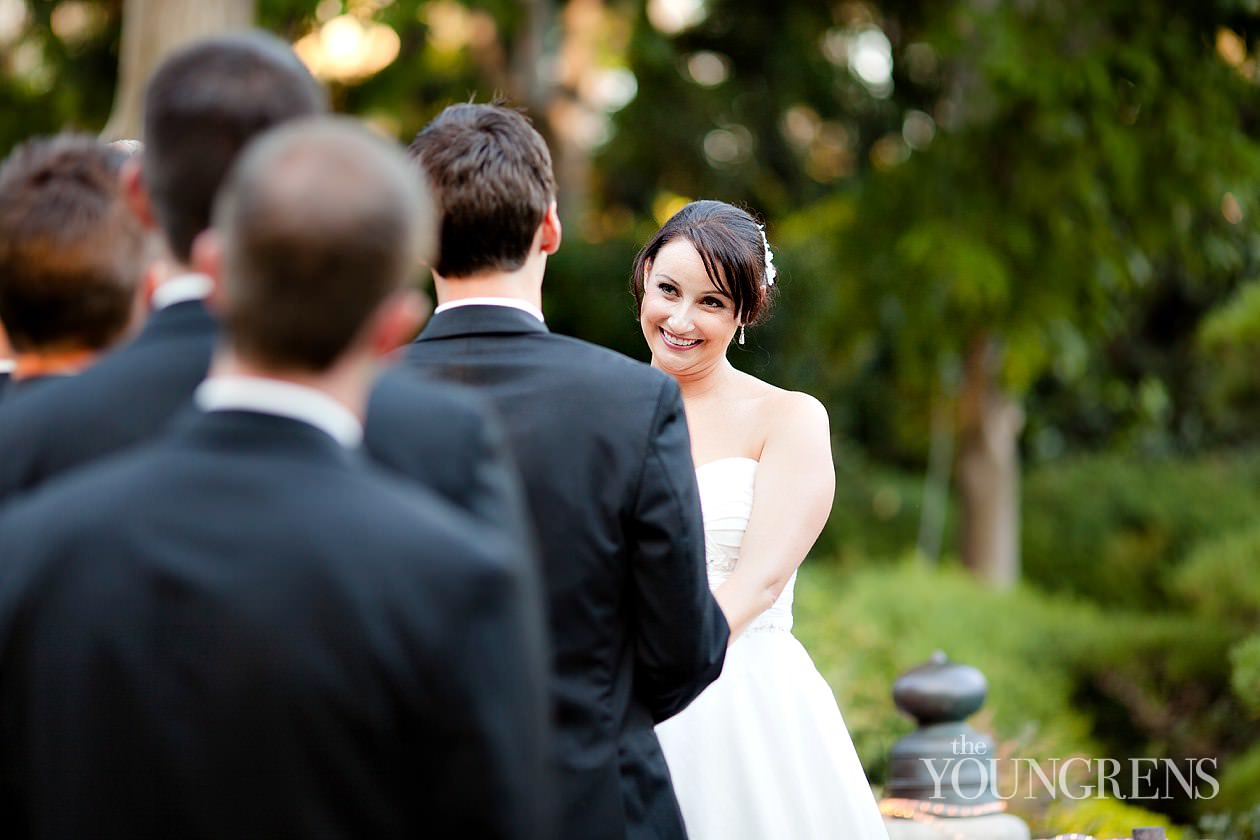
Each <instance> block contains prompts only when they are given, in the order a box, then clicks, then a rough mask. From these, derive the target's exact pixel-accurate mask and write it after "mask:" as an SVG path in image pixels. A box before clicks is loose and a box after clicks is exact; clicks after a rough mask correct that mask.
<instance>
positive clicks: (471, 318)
mask: <svg viewBox="0 0 1260 840" xmlns="http://www.w3.org/2000/svg"><path fill="white" fill-rule="evenodd" d="M546 332H549V330H548V329H547V326H546V325H545V324H542V323H539V321H538V319H537V318H535V317H534V316H533V315H531V314H529V313H528V312H523V311H522V310H520V309H513V308H510V307H507V306H459V307H456V308H454V309H448V310H446V311H445V312H441V313H439V314H437V315H434V316H433V317H432V318H430V319H429V323H428V324H427V325H425V328H424V331H423V332H421V333H420V337H419V338H417V339H416V341H432V340H435V339H442V338H457V337H460V336H471V335H519V334H522V333H546Z"/></svg>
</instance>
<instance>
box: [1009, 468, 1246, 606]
mask: <svg viewBox="0 0 1260 840" xmlns="http://www.w3.org/2000/svg"><path fill="white" fill-rule="evenodd" d="M1258 511H1260V453H1257V452H1254V451H1246V452H1238V453H1222V454H1218V455H1213V456H1209V457H1201V458H1196V459H1181V460H1172V459H1169V460H1162V461H1155V462H1149V461H1139V460H1137V459H1134V458H1131V457H1129V456H1125V455H1099V456H1089V457H1079V458H1073V459H1070V460H1065V461H1063V462H1059V463H1055V464H1051V465H1048V466H1044V467H1042V468H1040V469H1038V470H1036V471H1035V472H1033V473H1031V474H1029V475H1028V476H1027V477H1026V478H1025V481H1024V486H1023V528H1022V534H1023V544H1022V548H1023V567H1024V574H1025V577H1026V579H1027V580H1029V581H1031V582H1034V583H1037V584H1039V585H1041V586H1043V587H1045V588H1047V589H1050V590H1052V591H1060V592H1072V593H1077V594H1079V595H1083V596H1085V597H1088V598H1090V599H1093V600H1095V601H1098V602H1099V603H1102V604H1106V605H1108V606H1109V607H1116V606H1130V607H1148V606H1149V607H1157V608H1165V607H1167V606H1168V605H1169V603H1174V604H1184V603H1185V602H1186V598H1187V597H1193V594H1194V593H1192V592H1187V591H1186V590H1185V589H1184V588H1181V589H1179V586H1178V584H1177V574H1178V573H1177V569H1178V567H1179V566H1180V565H1181V564H1183V563H1185V562H1187V560H1188V559H1189V558H1190V556H1191V554H1192V552H1193V551H1194V549H1195V548H1196V547H1198V546H1200V545H1202V544H1203V543H1205V542H1207V541H1209V540H1215V539H1218V538H1220V537H1222V536H1223V535H1228V534H1231V533H1236V532H1240V531H1244V530H1247V529H1250V528H1253V527H1254V526H1255V522H1256V514H1257V512H1258ZM1227 547H1228V546H1218V548H1227ZM1200 562H1202V563H1205V564H1209V563H1210V562H1211V561H1206V560H1204V561H1200ZM1221 562H1224V561H1221ZM1255 565H1256V564H1254V563H1253V564H1252V567H1253V568H1252V570H1251V572H1250V580H1251V581H1253V583H1254V581H1256V579H1257V577H1258V576H1260V571H1257V570H1256V569H1255ZM1183 583H1184V582H1183Z"/></svg>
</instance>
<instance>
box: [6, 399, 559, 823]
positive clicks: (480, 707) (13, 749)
mask: <svg viewBox="0 0 1260 840" xmlns="http://www.w3.org/2000/svg"><path fill="white" fill-rule="evenodd" d="M0 558H3V562H2V563H0V826H3V827H2V828H0V835H3V836H4V837H10V838H25V837H30V838H81V837H97V838H128V839H129V840H137V838H140V839H142V838H170V837H180V838H207V839H208V838H224V837H239V838H312V837H323V838H347V840H350V839H351V838H353V840H359V838H367V837H372V838H394V837H396V838H404V837H405V838H414V837H544V836H547V835H548V834H549V831H548V829H547V828H546V825H545V819H546V811H547V807H546V806H547V801H548V791H547V785H548V776H547V774H546V773H545V772H544V768H545V765H546V739H545V727H546V713H547V696H546V690H545V686H544V684H543V674H544V670H543V669H544V668H545V663H544V654H543V651H542V648H541V644H540V639H541V634H542V620H541V617H540V612H539V604H537V603H536V602H535V603H532V604H531V603H530V602H529V601H528V600H527V599H526V598H525V597H524V596H523V594H522V592H523V590H524V589H528V586H527V585H526V581H525V578H524V575H525V571H526V565H525V564H524V563H522V562H521V559H520V558H519V557H506V556H502V554H501V552H499V551H498V550H495V551H488V550H487V549H486V544H484V543H483V542H482V540H481V535H480V534H479V533H478V529H477V528H476V527H475V526H474V525H473V524H472V521H471V519H470V517H468V516H467V514H465V513H463V512H462V511H459V510H458V509H456V508H455V507H454V506H452V505H450V504H448V503H447V502H445V501H444V500H442V499H440V498H438V497H437V496H436V495H434V494H432V493H430V492H428V491H425V490H423V489H422V488H419V487H416V486H414V485H411V484H405V483H403V482H401V481H398V480H397V479H395V478H393V477H391V476H389V475H387V474H386V473H384V472H383V471H378V469H377V468H376V467H372V466H369V465H368V463H367V462H366V459H362V458H360V457H358V456H357V455H356V454H355V453H353V452H351V451H348V450H345V449H343V448H342V447H341V446H340V445H338V444H337V443H336V442H334V441H333V439H332V438H331V437H329V436H328V435H326V434H324V433H323V432H321V431H319V430H317V429H316V428H315V427H314V426H310V425H307V424H306V423H303V422H299V421H296V420H291V419H286V418H280V417H275V416H271V415H267V414H261V413H255V412H250V411H222V412H211V413H209V414H205V415H198V416H195V417H192V418H189V419H188V420H187V421H185V422H181V423H179V424H178V425H177V428H175V429H174V430H173V431H172V432H171V433H170V434H169V435H168V436H167V437H165V438H163V439H162V440H160V441H159V442H157V443H155V444H153V445H151V446H147V447H142V448H140V449H138V450H136V451H134V452H131V453H126V454H123V455H121V456H119V457H117V458H114V459H108V460H107V461H106V462H104V463H102V464H100V465H96V466H93V467H90V468H88V469H85V470H84V471H82V472H81V473H79V474H77V475H74V476H69V477H68V478H67V479H66V480H64V481H60V482H54V483H52V484H50V485H49V486H48V487H47V488H46V489H45V490H44V491H43V492H37V493H34V494H32V495H31V496H29V497H26V498H23V499H20V500H18V501H17V502H16V503H15V504H13V505H11V506H10V507H8V508H6V509H5V510H4V511H3V512H2V513H0Z"/></svg>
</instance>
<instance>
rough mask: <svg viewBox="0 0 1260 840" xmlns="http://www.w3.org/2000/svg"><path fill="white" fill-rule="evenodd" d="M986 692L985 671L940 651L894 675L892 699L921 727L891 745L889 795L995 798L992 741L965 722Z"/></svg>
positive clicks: (957, 801) (965, 801)
mask: <svg viewBox="0 0 1260 840" xmlns="http://www.w3.org/2000/svg"><path fill="white" fill-rule="evenodd" d="M987 692H988V681H986V680H985V678H984V674H982V673H980V672H979V671H978V670H976V669H975V668H972V667H971V666H970V665H960V664H958V663H954V662H950V661H949V657H947V656H946V655H945V654H944V653H943V652H942V651H936V652H935V653H933V654H932V657H931V659H929V660H928V661H927V662H925V663H923V664H922V665H919V666H918V667H915V668H912V669H910V670H909V671H907V672H906V673H904V674H902V675H901V677H899V678H898V679H897V681H896V682H895V683H894V684H893V700H894V701H895V702H896V704H897V708H899V709H901V710H902V711H903V712H905V713H906V714H907V715H909V716H910V717H913V718H914V719H915V720H916V721H918V723H919V728H918V729H916V730H915V731H914V732H912V733H910V734H909V735H907V736H906V737H904V738H902V739H901V740H899V741H898V742H897V743H896V744H894V745H893V748H892V751H891V755H890V767H889V780H888V788H887V793H888V795H889V796H893V797H898V798H905V799H916V800H932V801H935V802H940V803H942V804H946V805H965V806H977V805H983V804H986V803H990V802H996V801H997V796H996V792H995V790H994V789H993V783H994V779H993V778H992V776H993V774H992V773H991V772H990V770H989V767H990V761H991V760H992V759H993V758H994V746H993V741H992V739H990V738H989V737H988V736H986V735H983V734H981V733H979V732H977V731H976V730H974V729H972V728H971V727H970V726H968V725H967V724H966V723H965V722H964V721H965V720H966V719H967V717H968V716H969V715H971V714H974V713H975V712H976V710H978V709H979V708H980V707H981V706H982V705H984V698H985V695H986V693H987ZM929 768H930V769H929ZM944 778H947V779H948V783H947V784H942V783H941V780H942V779H944Z"/></svg>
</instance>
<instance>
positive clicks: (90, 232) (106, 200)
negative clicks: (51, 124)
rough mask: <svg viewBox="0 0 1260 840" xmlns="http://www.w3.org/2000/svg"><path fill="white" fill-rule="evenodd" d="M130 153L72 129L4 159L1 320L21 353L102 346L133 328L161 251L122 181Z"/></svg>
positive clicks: (0, 219) (0, 207) (0, 184)
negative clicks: (141, 290)
mask: <svg viewBox="0 0 1260 840" xmlns="http://www.w3.org/2000/svg"><path fill="white" fill-rule="evenodd" d="M125 159H126V155H125V153H123V152H122V151H120V150H118V149H112V148H110V147H108V146H106V145H104V144H102V143H100V142H98V141H97V140H95V139H93V138H91V137H87V136H81V135H70V134H65V135H58V136H56V137H51V138H41V139H36V140H31V141H28V142H26V143H23V144H22V145H20V146H18V147H17V148H16V149H14V150H13V152H12V153H11V154H10V155H9V157H8V158H7V159H6V160H5V161H4V164H3V166H0V321H3V322H4V325H5V329H6V331H7V332H8V337H9V341H10V343H11V344H12V345H13V349H14V351H16V352H17V353H19V354H62V353H74V352H78V351H97V350H101V349H103V348H105V347H107V346H109V345H110V344H112V343H113V342H114V341H116V340H117V339H118V338H120V337H121V336H122V335H123V333H124V332H125V331H126V328H127V325H128V323H129V322H130V318H131V307H132V301H133V300H134V298H135V294H136V289H137V287H138V286H139V284H140V282H141V280H142V279H143V277H144V273H145V270H146V269H147V267H148V260H149V258H150V256H151V254H150V251H149V249H148V248H147V247H146V241H145V232H144V229H143V228H142V227H141V225H140V223H139V222H138V221H137V220H136V218H135V217H134V216H133V215H132V214H131V212H130V211H129V210H128V208H127V205H126V203H125V201H124V199H123V195H122V191H121V190H120V188H119V181H118V173H119V168H120V167H121V166H122V163H123V161H124V160H125Z"/></svg>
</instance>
